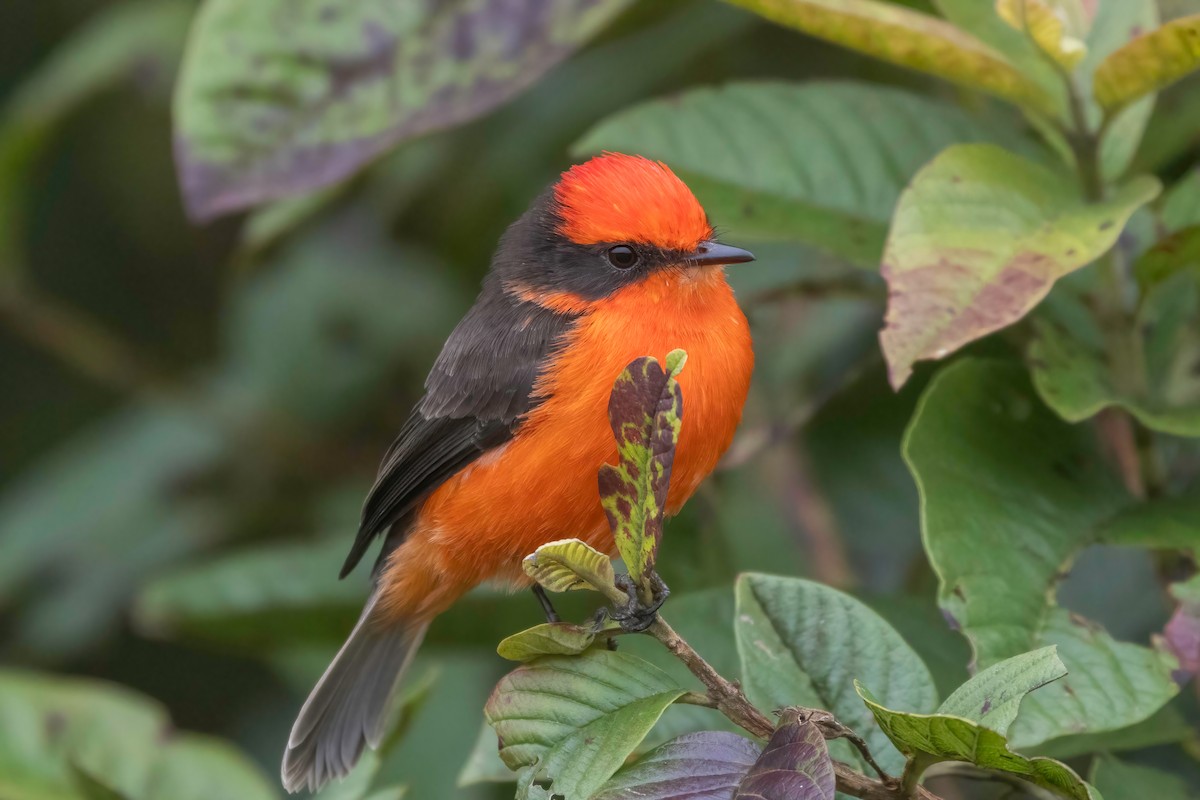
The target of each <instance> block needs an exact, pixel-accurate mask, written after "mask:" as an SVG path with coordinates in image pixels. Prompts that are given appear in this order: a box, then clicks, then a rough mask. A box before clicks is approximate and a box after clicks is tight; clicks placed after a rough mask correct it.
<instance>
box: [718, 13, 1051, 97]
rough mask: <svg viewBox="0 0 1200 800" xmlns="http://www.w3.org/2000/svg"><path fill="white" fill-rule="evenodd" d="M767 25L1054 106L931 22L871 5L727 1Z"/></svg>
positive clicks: (979, 46) (950, 29)
mask: <svg viewBox="0 0 1200 800" xmlns="http://www.w3.org/2000/svg"><path fill="white" fill-rule="evenodd" d="M730 1H731V2H733V3H734V4H735V5H739V6H742V7H743V8H748V9H750V10H751V11H754V12H755V13H758V14H761V15H762V16H764V17H766V18H767V19H769V20H771V21H772V22H776V23H778V24H780V25H786V26H787V27H789V28H796V29H797V30H800V31H803V32H804V33H807V34H809V35H810V36H816V37H818V38H821V39H825V40H827V41H830V42H833V43H834V44H839V45H841V46H842V47H848V48H850V49H851V50H857V51H859V52H860V53H866V54H867V55H869V56H874V57H875V58H879V59H882V60H884V61H889V62H891V63H893V64H898V65H900V66H902V67H908V68H909V69H915V70H919V71H921V72H927V73H929V74H931V75H936V76H938V77H939V78H944V79H945V80H948V81H951V82H953V83H957V84H959V85H960V86H966V87H968V88H972V89H980V90H982V91H985V92H990V93H991V94H994V95H996V96H998V97H1003V98H1005V99H1006V100H1010V101H1012V102H1014V103H1017V104H1019V105H1023V106H1028V107H1030V108H1034V109H1038V110H1041V111H1046V112H1053V110H1054V103H1053V102H1052V100H1051V98H1050V97H1049V96H1048V95H1047V94H1046V93H1045V92H1044V91H1043V90H1042V89H1041V87H1040V86H1038V85H1037V84H1036V83H1033V82H1032V81H1030V80H1029V79H1028V78H1026V77H1025V76H1024V75H1022V74H1021V73H1020V72H1019V71H1018V70H1017V69H1016V68H1015V67H1013V65H1012V64H1010V63H1009V62H1008V61H1007V60H1005V58H1004V57H1003V56H1002V55H1000V54H999V53H997V52H995V51H994V50H992V49H991V48H990V47H988V46H987V45H985V44H984V43H983V42H981V41H979V40H978V39H976V38H974V37H973V36H971V35H969V34H967V33H964V32H963V31H961V30H959V29H958V28H955V27H954V26H953V25H951V24H949V23H947V22H946V21H944V20H941V19H938V18H937V17H931V16H929V15H928V14H922V13H920V12H917V11H913V10H911V9H908V8H903V7H900V6H895V5H891V4H889V3H882V2H876V0H790V1H789V0H730Z"/></svg>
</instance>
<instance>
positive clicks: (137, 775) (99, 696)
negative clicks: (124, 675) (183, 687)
mask: <svg viewBox="0 0 1200 800" xmlns="http://www.w3.org/2000/svg"><path fill="white" fill-rule="evenodd" d="M81 780H82V783H83V785H81ZM105 792H107V793H108V795H109V796H110V797H111V796H112V795H113V794H115V795H116V796H118V797H122V798H129V800H166V799H167V798H170V800H193V798H195V799H196V800H199V798H213V797H236V798H238V799H239V800H264V799H266V798H275V797H276V794H275V791H274V789H273V788H272V787H271V784H270V783H269V782H268V781H267V779H266V778H265V777H264V776H263V774H262V773H261V772H260V771H259V769H258V768H257V767H256V766H254V764H253V763H252V762H251V761H250V760H249V759H248V758H247V757H246V756H245V755H243V754H242V753H240V752H238V751H237V750H234V749H233V748H231V747H230V746H228V745H227V744H225V743H223V742H220V741H218V740H216V739H211V738H209V737H204V736H199V735H196V734H179V733H176V732H175V731H173V730H172V729H171V726H170V722H169V720H168V718H167V715H166V713H165V711H164V710H163V709H162V708H161V707H160V706H159V705H158V704H157V703H155V702H153V701H151V700H150V699H149V698H146V697H143V696H141V695H138V694H136V693H134V692H132V691H130V690H128V689H125V688H123V687H120V686H116V685H113V684H109V683H104V682H101V681H95V680H87V679H68V678H60V677H57V676H55V677H51V676H46V675H39V674H35V673H28V672H18V671H13V670H5V671H0V797H6V798H8V797H12V798H31V800H32V799H35V798H36V800H42V799H43V798H45V800H57V799H58V798H64V799H66V798H89V800H90V798H95V797H103V796H104V793H105Z"/></svg>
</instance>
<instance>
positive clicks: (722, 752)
mask: <svg viewBox="0 0 1200 800" xmlns="http://www.w3.org/2000/svg"><path fill="white" fill-rule="evenodd" d="M761 752H762V748H761V747H759V746H758V745H757V744H755V743H754V742H751V741H750V740H748V739H745V738H743V737H741V736H738V735H737V734H736V733H728V732H725V731H704V732H702V733H689V734H685V735H683V736H680V737H679V738H677V739H672V740H671V741H669V742H667V743H665V744H661V745H659V746H658V747H656V748H654V749H653V750H651V751H650V752H649V753H646V754H645V755H644V756H642V757H641V758H639V759H638V760H637V761H635V762H634V763H633V764H630V765H629V766H628V767H625V768H624V769H622V770H621V771H620V772H618V773H617V774H616V775H614V776H612V778H611V779H610V780H609V781H608V783H606V784H604V788H602V789H601V790H600V792H599V793H598V794H596V795H593V797H592V800H730V798H731V797H732V796H733V792H734V790H735V789H737V787H738V784H740V783H741V781H742V778H743V777H744V776H745V775H746V773H747V772H748V771H749V770H750V768H751V767H752V766H754V762H755V761H757V760H758V756H759V753H761Z"/></svg>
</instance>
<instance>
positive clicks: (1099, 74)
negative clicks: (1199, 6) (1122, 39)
mask: <svg viewBox="0 0 1200 800" xmlns="http://www.w3.org/2000/svg"><path fill="white" fill-rule="evenodd" d="M1196 69H1200V14H1192V15H1191V16H1188V17H1181V18H1180V19H1176V20H1172V21H1171V22H1168V23H1167V24H1166V25H1163V26H1162V27H1161V28H1158V29H1157V30H1153V31H1150V32H1149V33H1146V34H1143V35H1142V36H1139V37H1138V38H1136V39H1134V40H1133V41H1132V42H1130V43H1129V44H1127V45H1125V46H1124V47H1122V48H1121V49H1120V50H1117V51H1116V52H1115V53H1113V54H1112V55H1110V56H1109V57H1108V58H1106V59H1104V61H1103V63H1101V64H1100V66H1099V68H1097V70H1096V76H1095V79H1094V80H1093V82H1092V90H1093V92H1094V93H1095V95H1096V100H1097V102H1099V103H1100V105H1101V106H1103V107H1104V110H1105V111H1106V112H1108V114H1109V115H1110V116H1111V115H1112V114H1113V113H1115V112H1116V111H1118V110H1120V109H1122V108H1124V107H1125V106H1126V105H1128V104H1129V103H1130V102H1132V101H1134V100H1136V99H1137V98H1139V97H1141V96H1143V95H1146V94H1150V93H1151V92H1157V91H1159V90H1160V89H1163V88H1165V87H1166V86H1169V85H1170V84H1172V83H1174V82H1175V81H1177V80H1179V79H1180V78H1182V77H1184V76H1185V75H1187V74H1188V73H1190V72H1194V71H1195V70H1196Z"/></svg>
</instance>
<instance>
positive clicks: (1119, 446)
mask: <svg viewBox="0 0 1200 800" xmlns="http://www.w3.org/2000/svg"><path fill="white" fill-rule="evenodd" d="M1063 79H1064V82H1065V84H1066V88H1067V97H1068V100H1069V102H1070V108H1071V125H1072V129H1071V130H1069V131H1067V138H1068V140H1069V141H1070V143H1071V148H1072V150H1073V151H1074V153H1075V163H1076V167H1077V169H1078V171H1079V179H1080V182H1081V184H1082V186H1083V193H1084V196H1085V197H1086V198H1087V199H1088V200H1089V201H1091V202H1100V201H1102V200H1103V199H1104V196H1105V186H1104V175H1103V170H1102V167H1101V163H1100V145H1101V141H1102V138H1103V136H1104V133H1105V131H1106V130H1107V128H1108V123H1109V121H1110V120H1109V119H1108V118H1105V120H1104V121H1103V123H1102V124H1101V125H1100V128H1099V129H1098V130H1092V129H1091V126H1090V125H1089V124H1088V120H1087V112H1086V110H1085V108H1084V103H1083V96H1082V94H1081V93H1080V91H1079V87H1078V86H1077V85H1076V84H1075V81H1074V80H1072V79H1071V77H1070V76H1069V75H1067V74H1066V73H1063ZM1126 261H1127V260H1126V258H1125V256H1124V254H1123V253H1122V252H1121V248H1120V247H1119V246H1114V247H1113V248H1112V249H1111V250H1109V251H1108V252H1107V253H1105V254H1104V255H1103V256H1101V257H1100V258H1099V259H1098V260H1097V262H1096V267H1097V269H1098V270H1099V272H1100V290H1099V293H1098V294H1097V296H1096V297H1095V299H1094V310H1095V313H1096V316H1097V318H1098V320H1099V322H1100V327H1101V328H1102V329H1103V330H1104V333H1105V339H1106V340H1107V345H1108V351H1109V356H1110V357H1111V359H1112V369H1113V375H1114V380H1115V383H1116V388H1117V390H1118V391H1120V392H1121V393H1122V394H1126V395H1129V396H1131V397H1134V398H1144V397H1146V395H1147V393H1148V382H1147V370H1146V353H1145V349H1144V345H1143V343H1142V341H1141V338H1140V336H1139V332H1138V325H1137V321H1136V319H1135V318H1134V314H1133V313H1132V312H1131V310H1130V308H1129V307H1128V303H1127V302H1126V296H1125V294H1126V285H1127V283H1128V272H1129V269H1128V264H1127V263H1126ZM1109 416H1110V417H1116V418H1117V419H1114V420H1109V421H1108V422H1105V421H1104V419H1103V418H1102V419H1101V420H1100V430H1101V432H1102V434H1103V435H1105V437H1106V438H1107V440H1108V442H1109V446H1110V448H1111V449H1112V451H1113V453H1114V454H1115V455H1116V456H1117V465H1118V468H1119V469H1120V470H1121V474H1122V477H1123V479H1124V482H1125V484H1126V487H1127V488H1128V489H1129V491H1130V492H1131V493H1132V494H1133V495H1134V496H1136V497H1141V498H1144V497H1147V496H1156V495H1159V494H1162V492H1163V490H1164V488H1165V483H1166V477H1165V475H1164V474H1163V473H1164V471H1163V469H1162V457H1161V455H1160V454H1159V452H1158V446H1157V442H1156V441H1155V439H1154V434H1153V432H1152V431H1149V430H1146V429H1144V428H1143V427H1142V426H1141V425H1140V423H1138V422H1137V421H1136V420H1134V419H1133V417H1132V416H1131V415H1130V414H1129V413H1128V412H1126V411H1124V410H1114V411H1113V412H1112V413H1111V414H1110V415H1109ZM1130 454H1132V457H1131V456H1130Z"/></svg>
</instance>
